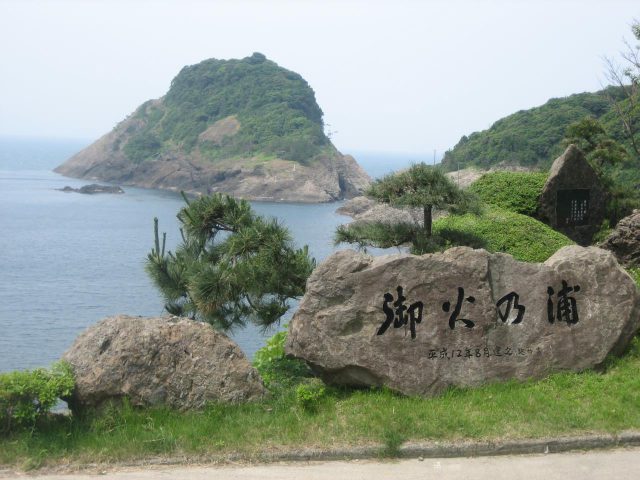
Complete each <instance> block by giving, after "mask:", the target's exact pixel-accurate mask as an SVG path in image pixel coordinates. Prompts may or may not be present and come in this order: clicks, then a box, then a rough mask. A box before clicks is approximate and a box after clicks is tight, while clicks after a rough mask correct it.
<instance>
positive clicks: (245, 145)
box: [124, 53, 330, 163]
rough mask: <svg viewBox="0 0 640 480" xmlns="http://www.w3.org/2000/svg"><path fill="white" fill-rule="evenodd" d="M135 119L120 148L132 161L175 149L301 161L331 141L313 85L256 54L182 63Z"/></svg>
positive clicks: (214, 156)
mask: <svg viewBox="0 0 640 480" xmlns="http://www.w3.org/2000/svg"><path fill="white" fill-rule="evenodd" d="M133 119H134V120H136V125H137V126H138V128H134V127H131V129H130V130H131V131H130V132H129V133H131V136H130V137H129V138H128V140H127V143H126V144H125V145H124V152H125V154H126V155H127V157H128V158H129V159H130V160H132V161H134V162H142V161H145V160H147V159H152V158H154V157H156V156H158V155H160V154H162V153H164V152H166V151H175V150H178V151H180V152H183V153H190V154H194V153H199V154H200V156H201V157H202V158H203V159H208V160H216V159H222V158H229V157H234V156H243V157H251V156H255V155H260V154H262V155H266V156H273V157H278V158H281V159H285V160H294V161H298V162H301V163H304V162H307V161H309V160H310V159H311V158H313V157H314V156H315V155H317V154H318V153H320V152H321V151H322V149H323V148H329V147H330V142H329V140H328V138H327V137H326V136H325V135H324V131H323V122H322V110H321V109H320V107H319V106H318V104H317V103H316V99H315V94H314V92H313V90H312V89H311V87H310V86H309V85H308V84H307V82H306V81H305V80H304V79H303V78H302V77H301V76H300V75H299V74H297V73H295V72H291V71H289V70H286V69H284V68H282V67H279V66H278V65H277V64H276V63H274V62H272V61H270V60H267V59H266V57H265V56H264V55H262V54H260V53H254V54H253V55H252V56H250V57H247V58H244V59H241V60H235V59H232V60H216V59H209V60H205V61H203V62H200V63H198V64H196V65H191V66H187V67H184V68H183V69H182V70H181V71H180V73H179V74H178V75H177V76H176V77H175V78H174V79H173V81H172V82H171V88H170V89H169V91H168V92H167V94H166V95H165V96H164V97H163V98H162V99H160V100H157V101H153V100H152V101H149V102H146V103H145V104H143V105H142V106H141V107H140V108H138V110H136V112H135V113H134V114H133ZM216 122H218V123H216ZM205 131H207V132H206V133H205Z"/></svg>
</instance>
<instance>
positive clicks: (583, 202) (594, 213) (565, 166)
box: [538, 145, 607, 245]
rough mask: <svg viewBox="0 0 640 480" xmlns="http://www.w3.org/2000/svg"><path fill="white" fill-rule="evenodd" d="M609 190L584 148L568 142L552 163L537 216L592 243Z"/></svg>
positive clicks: (587, 243) (574, 237)
mask: <svg viewBox="0 0 640 480" xmlns="http://www.w3.org/2000/svg"><path fill="white" fill-rule="evenodd" d="M606 195H607V194H606V191H605V189H604V188H603V186H602V183H601V182H600V179H599V178H598V175H597V174H596V172H595V171H594V170H593V168H592V167H591V165H589V162H587V160H586V158H585V157H584V154H583V153H582V151H581V150H580V149H579V148H578V147H576V146H575V145H569V146H568V147H567V149H566V150H565V152H564V153H563V154H562V155H561V156H560V157H558V158H557V159H556V160H555V161H554V162H553V165H552V166H551V170H550V171H549V178H547V181H546V183H545V185H544V188H543V189H542V194H541V195H540V200H539V201H538V218H539V219H540V220H541V221H543V222H545V223H546V224H547V225H549V226H551V228H553V229H555V230H558V231H560V232H562V233H564V234H565V235H566V236H567V237H569V238H570V239H572V240H574V241H575V242H576V243H578V244H580V245H589V244H590V243H591V239H592V238H593V235H594V234H595V233H596V232H597V231H598V230H599V228H600V226H601V225H602V221H603V220H604V218H605V213H606V211H605V207H606Z"/></svg>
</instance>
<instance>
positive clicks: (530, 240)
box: [433, 207, 573, 262]
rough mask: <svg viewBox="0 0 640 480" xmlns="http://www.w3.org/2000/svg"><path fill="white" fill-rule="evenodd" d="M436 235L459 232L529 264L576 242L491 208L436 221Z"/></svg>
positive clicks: (536, 222) (490, 248)
mask: <svg viewBox="0 0 640 480" xmlns="http://www.w3.org/2000/svg"><path fill="white" fill-rule="evenodd" d="M433 230H434V233H435V234H438V233H439V232H441V231H457V232H459V234H461V235H468V236H470V237H474V238H480V239H482V241H483V244H482V245H480V246H482V247H483V248H486V249H487V250H488V251H490V252H505V253H508V254H510V255H513V256H514V257H515V258H516V259H518V260H522V261H525V262H544V261H545V260H546V259H547V258H549V257H550V256H551V255H553V254H554V253H555V252H556V251H557V250H558V249H559V248H561V247H564V246H565V245H571V244H572V243H573V242H572V241H571V240H570V239H569V238H567V237H566V236H564V235H563V234H561V233H559V232H556V231H555V230H553V229H552V228H550V227H549V226H547V225H545V224H544V223H542V222H539V221H538V220H535V219H533V218H530V217H528V216H526V215H521V214H518V213H514V212H510V211H508V210H505V209H501V208H498V207H488V208H486V210H485V212H484V213H483V214H482V215H472V214H467V215H449V216H447V217H443V218H440V219H438V220H437V221H435V222H434V225H433Z"/></svg>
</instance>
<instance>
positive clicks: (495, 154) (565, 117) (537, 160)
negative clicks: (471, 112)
mask: <svg viewBox="0 0 640 480" xmlns="http://www.w3.org/2000/svg"><path fill="white" fill-rule="evenodd" d="M607 95H610V96H612V97H613V98H615V99H617V100H619V101H622V100H623V97H622V95H621V93H620V91H619V90H618V89H616V88H614V87H609V88H608V89H606V90H602V91H599V92H595V93H579V94H575V95H571V96H568V97H564V98H553V99H551V100H549V101H548V102H547V103H545V104H544V105H542V106H539V107H535V108H531V109H528V110H520V111H519V112H516V113H514V114H512V115H509V116H507V117H504V118H502V119H500V120H498V121H497V122H495V123H494V124H493V125H492V126H491V127H490V128H489V129H488V130H483V131H481V132H474V133H472V134H471V135H469V136H466V135H465V136H463V137H462V138H461V139H460V141H459V142H458V143H457V144H456V146H455V147H454V148H453V149H452V150H449V151H447V152H446V153H445V156H444V158H443V160H442V164H443V166H445V168H447V169H448V170H456V169H457V168H458V167H459V168H464V167H467V166H476V167H480V168H489V167H492V166H496V165H500V164H506V165H522V166H526V167H531V168H538V169H543V170H546V169H548V168H549V167H550V166H551V163H552V162H553V160H554V159H555V158H557V157H558V156H559V155H560V154H561V153H562V151H563V150H564V147H565V146H564V145H563V143H562V140H563V138H564V137H565V131H566V129H567V127H568V126H569V125H570V124H572V123H574V122H577V121H580V120H582V119H584V118H585V117H593V118H596V119H599V120H600V122H601V123H602V125H603V127H604V128H605V130H606V131H607V133H608V134H609V135H611V137H613V138H614V139H616V140H618V141H621V142H623V143H624V137H623V135H622V129H621V126H620V122H619V120H618V118H617V117H616V115H615V112H614V111H613V109H612V105H611V102H610V100H609V99H608V98H607ZM639 116H640V114H639Z"/></svg>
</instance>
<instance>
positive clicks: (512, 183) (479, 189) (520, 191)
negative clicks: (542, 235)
mask: <svg viewBox="0 0 640 480" xmlns="http://www.w3.org/2000/svg"><path fill="white" fill-rule="evenodd" d="M548 176H549V174H548V173H538V172H532V173H527V172H491V173H486V174H484V175H483V176H482V177H480V178H479V179H478V180H477V181H475V182H474V183H472V184H471V186H470V187H469V190H470V191H472V192H473V193H475V194H476V195H478V197H480V199H481V200H482V201H483V202H485V203H488V204H491V205H495V206H497V207H500V208H503V209H505V210H509V211H511V212H515V213H521V214H523V215H529V216H534V215H535V213H536V210H537V208H538V199H539V198H540V194H541V193H542V188H543V187H544V184H545V182H546V181H547V178H548Z"/></svg>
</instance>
